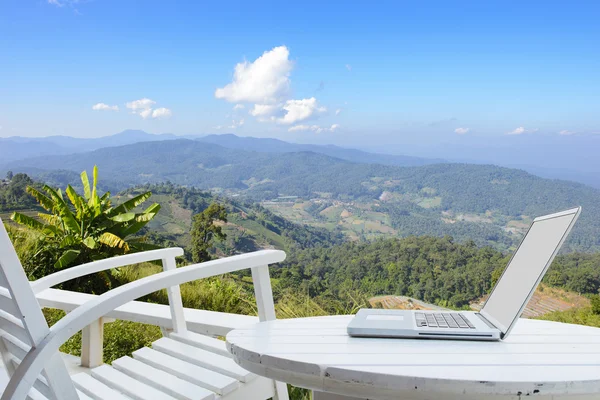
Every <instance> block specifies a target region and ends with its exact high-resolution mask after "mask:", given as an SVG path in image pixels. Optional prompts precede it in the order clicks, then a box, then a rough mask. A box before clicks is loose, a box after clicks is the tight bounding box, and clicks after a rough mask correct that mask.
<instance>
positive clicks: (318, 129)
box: [288, 124, 340, 133]
mask: <svg viewBox="0 0 600 400" xmlns="http://www.w3.org/2000/svg"><path fill="white" fill-rule="evenodd" d="M339 128H340V126H339V125H338V124H333V125H331V127H329V128H323V127H320V126H319V125H295V126H292V127H291V128H290V129H288V132H300V131H312V132H315V133H321V132H334V131H336V130H337V129H339Z"/></svg>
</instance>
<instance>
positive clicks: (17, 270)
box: [0, 219, 77, 400]
mask: <svg viewBox="0 0 600 400" xmlns="http://www.w3.org/2000/svg"><path fill="white" fill-rule="evenodd" d="M49 333H50V328H49V327H48V323H47V322H46V319H45V318H44V314H43V313H42V310H41V308H40V306H39V304H38V302H37V300H36V298H35V295H34V293H33V290H32V289H31V286H30V284H29V280H28V279H27V276H26V275H25V271H24V270H23V267H22V265H21V262H20V260H19V257H18V256H17V253H16V251H15V248H14V247H13V245H12V243H11V241H10V238H9V237H8V233H7V231H6V228H5V227H4V224H3V222H2V219H0V353H1V355H2V361H3V362H4V366H5V368H6V370H7V372H8V375H9V377H12V375H13V374H14V372H15V370H16V369H17V368H18V366H19V364H20V362H21V360H23V358H24V357H25V356H26V355H27V353H28V352H29V351H30V350H31V349H32V348H34V347H35V346H36V345H37V344H39V343H40V342H41V341H42V340H43V339H44V338H45V337H46V336H47V335H48V334H49ZM33 387H34V389H35V390H36V391H37V392H38V393H37V396H36V397H37V398H39V394H41V395H43V396H44V397H46V398H47V399H53V400H54V399H56V400H62V399H63V398H65V395H64V394H65V393H66V394H67V396H66V397H68V398H77V397H76V394H75V393H76V391H75V387H74V386H73V382H72V381H71V379H70V377H69V373H68V371H67V368H66V366H65V364H64V363H63V361H62V359H61V357H60V354H59V353H58V352H57V353H56V354H55V355H54V356H53V357H52V358H51V360H50V361H49V362H48V364H46V367H45V369H44V370H43V371H42V374H41V375H40V376H39V377H38V379H37V380H36V382H35V383H34V385H33ZM73 395H75V397H73Z"/></svg>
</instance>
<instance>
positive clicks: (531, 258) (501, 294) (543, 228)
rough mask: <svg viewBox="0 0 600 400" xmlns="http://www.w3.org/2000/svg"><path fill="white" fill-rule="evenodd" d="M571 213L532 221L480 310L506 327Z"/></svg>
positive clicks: (561, 233) (538, 274)
mask: <svg viewBox="0 0 600 400" xmlns="http://www.w3.org/2000/svg"><path fill="white" fill-rule="evenodd" d="M575 215H576V214H575V213H573V214H567V215H564V216H561V217H555V218H551V219H546V220H541V221H536V222H534V223H533V225H532V226H531V228H530V229H529V232H528V233H527V236H526V237H525V240H523V242H522V243H521V246H520V247H519V249H518V250H517V252H516V253H515V255H514V257H513V259H512V260H511V262H510V264H509V265H508V267H506V270H505V271H504V274H503V275H502V278H501V279H500V281H498V283H497V284H496V287H495V288H494V291H493V292H492V295H491V296H490V298H489V299H488V301H487V303H486V304H485V307H484V308H483V310H482V311H485V312H486V313H487V314H489V315H490V316H491V317H492V318H494V319H495V320H496V321H498V322H499V323H500V324H502V325H503V326H504V327H505V328H506V329H508V327H509V326H510V324H511V323H512V321H513V319H514V318H515V315H516V314H517V313H518V312H519V310H520V309H521V306H522V305H523V303H524V302H525V300H527V296H528V295H529V293H530V291H531V289H532V288H533V286H534V285H535V283H536V281H537V280H538V278H539V277H540V275H541V274H542V272H543V271H544V267H545V266H546V264H547V263H548V262H549V261H550V258H551V257H552V254H553V253H554V251H555V250H556V248H557V247H558V245H559V244H560V241H561V239H562V237H563V235H564V234H565V232H566V230H567V228H568V227H569V224H570V223H571V222H572V221H573V218H575Z"/></svg>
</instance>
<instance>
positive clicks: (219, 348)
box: [169, 331, 233, 358]
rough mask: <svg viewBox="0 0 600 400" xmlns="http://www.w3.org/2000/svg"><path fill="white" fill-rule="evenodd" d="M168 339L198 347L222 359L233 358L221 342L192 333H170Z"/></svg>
mask: <svg viewBox="0 0 600 400" xmlns="http://www.w3.org/2000/svg"><path fill="white" fill-rule="evenodd" d="M169 337H170V338H171V339H173V340H177V341H178V342H182V343H185V344H189V345H190V346H194V347H198V348H199V349H203V350H206V351H210V352H211V353H215V354H219V355H221V356H223V357H227V358H233V356H232V355H231V353H230V352H228V351H227V345H226V344H225V342H224V341H223V340H219V339H215V338H211V337H208V336H206V335H200V334H198V333H194V332H190V331H187V332H184V333H175V332H173V333H171V334H170V335H169Z"/></svg>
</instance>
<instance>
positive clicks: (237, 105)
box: [233, 104, 246, 110]
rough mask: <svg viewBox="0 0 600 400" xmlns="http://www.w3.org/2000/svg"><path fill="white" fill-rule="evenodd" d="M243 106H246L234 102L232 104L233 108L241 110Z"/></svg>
mask: <svg viewBox="0 0 600 400" xmlns="http://www.w3.org/2000/svg"><path fill="white" fill-rule="evenodd" d="M243 108H246V106H245V105H243V104H236V105H235V106H233V109H234V110H241V109H243Z"/></svg>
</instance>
